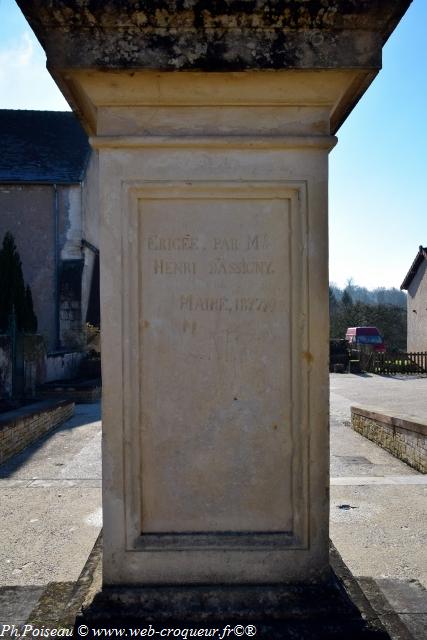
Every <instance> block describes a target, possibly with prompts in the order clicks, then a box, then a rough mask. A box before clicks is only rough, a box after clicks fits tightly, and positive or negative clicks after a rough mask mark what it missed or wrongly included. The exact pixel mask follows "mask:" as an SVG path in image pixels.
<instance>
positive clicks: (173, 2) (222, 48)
mask: <svg viewBox="0 0 427 640" xmlns="http://www.w3.org/2000/svg"><path fill="white" fill-rule="evenodd" d="M18 4H19V6H20V7H21V9H22V10H23V12H24V14H25V15H26V17H27V18H28V20H29V21H30V24H31V26H32V27H33V29H34V31H35V32H36V34H37V36H38V37H39V39H40V41H41V42H42V44H43V46H44V47H45V49H46V51H47V55H48V63H49V65H50V66H51V67H52V68H65V67H70V66H72V67H82V68H88V67H97V68H103V69H123V68H152V69H163V70H166V69H169V70H180V69H202V70H206V71H218V70H244V69H279V68H296V69H305V68H319V69H325V68H337V67H353V68H354V67H359V68H379V67H380V66H381V46H382V45H383V44H384V42H385V40H386V39H387V38H388V36H389V35H390V33H391V31H392V30H393V28H394V27H395V25H396V24H397V22H398V21H399V19H400V18H401V16H402V15H403V13H404V11H405V10H406V8H407V7H408V5H409V4H410V0H399V1H394V2H389V1H388V0H375V1H371V0H345V1H338V0H288V1H286V2H279V0H246V1H245V2H242V1H241V0H221V1H216V2H209V1H207V0H185V1H183V0H155V1H148V0H141V1H137V0H133V1H132V2H119V1H117V0H116V1H111V0H110V1H108V2H97V1H94V0H74V1H72V2H65V1H64V0H52V1H51V2H49V3H46V2H43V1H42V0H18Z"/></svg>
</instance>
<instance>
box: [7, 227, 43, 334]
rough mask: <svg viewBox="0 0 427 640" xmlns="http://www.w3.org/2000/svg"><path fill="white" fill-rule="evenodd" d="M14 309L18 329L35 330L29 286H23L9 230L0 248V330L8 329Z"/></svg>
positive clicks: (17, 257) (35, 322)
mask: <svg viewBox="0 0 427 640" xmlns="http://www.w3.org/2000/svg"><path fill="white" fill-rule="evenodd" d="M13 309H15V314H16V326H17V328H18V330H19V331H26V332H29V333H31V332H34V331H35V330H37V318H36V316H35V314H34V309H33V300H32V296H31V291H30V288H29V287H28V286H27V288H26V287H25V283H24V276H23V273H22V264H21V259H20V257H19V253H18V250H17V248H16V245H15V240H14V238H13V235H12V234H11V233H10V232H7V233H6V234H5V236H4V238H3V244H2V248H1V249H0V332H1V333H5V332H6V331H7V330H8V324H9V318H10V316H11V314H12V311H13Z"/></svg>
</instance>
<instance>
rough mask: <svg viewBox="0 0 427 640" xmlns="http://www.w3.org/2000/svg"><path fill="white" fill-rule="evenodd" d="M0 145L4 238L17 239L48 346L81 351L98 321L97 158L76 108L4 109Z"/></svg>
mask: <svg viewBox="0 0 427 640" xmlns="http://www.w3.org/2000/svg"><path fill="white" fill-rule="evenodd" d="M0 147H1V154H0V242H1V241H2V239H3V237H4V234H5V233H6V231H10V232H11V233H12V234H13V236H14V237H15V241H16V245H17V248H18V251H19V253H20V256H21V260H22V266H23V272H24V278H25V281H26V282H28V283H29V284H30V286H31V289H32V294H33V300H34V309H35V312H36V314H37V318H38V327H39V333H41V334H42V335H43V336H44V337H45V340H46V344H47V347H48V350H49V351H51V352H52V351H58V350H62V351H78V350H79V349H81V347H82V344H83V342H84V325H85V322H86V321H88V320H89V321H91V323H92V324H96V323H99V258H98V248H97V247H98V225H97V192H96V181H95V180H94V179H93V177H92V176H93V172H94V171H95V165H96V162H97V156H96V154H95V153H92V154H91V151H90V147H89V143H88V140H87V136H86V134H85V132H84V131H83V129H82V128H81V126H80V124H79V122H78V121H77V119H76V117H75V116H74V114H73V113H71V112H58V111H12V110H0ZM91 177H92V179H91Z"/></svg>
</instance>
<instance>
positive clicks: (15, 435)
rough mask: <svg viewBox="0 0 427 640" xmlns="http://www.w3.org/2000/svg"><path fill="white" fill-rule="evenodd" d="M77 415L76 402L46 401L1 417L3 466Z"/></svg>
mask: <svg viewBox="0 0 427 640" xmlns="http://www.w3.org/2000/svg"><path fill="white" fill-rule="evenodd" d="M73 414H74V402H70V401H68V400H54V401H52V400H46V401H44V402H38V403H36V404H32V405H27V406H26V407H22V408H21V409H17V410H15V411H8V412H7V413H3V414H0V464H2V463H3V462H5V461H6V460H8V459H9V458H11V457H12V456H14V455H16V454H17V453H19V452H20V451H22V450H23V449H25V447H27V446H28V445H29V444H31V443H32V442H34V441H35V440H38V439H39V438H41V437H42V436H43V435H45V434H46V433H47V432H48V431H51V430H52V429H54V428H55V427H57V426H58V425H60V424H62V423H63V422H65V421H66V420H68V419H69V418H71V416H72V415H73Z"/></svg>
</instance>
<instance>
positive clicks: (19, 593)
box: [0, 586, 44, 625]
mask: <svg viewBox="0 0 427 640" xmlns="http://www.w3.org/2000/svg"><path fill="white" fill-rule="evenodd" d="M43 591H44V587H43V586H38V587H34V586H22V587H17V586H13V587H9V586H8V587H0V625H4V624H9V625H11V624H23V623H25V622H26V620H27V618H28V616H29V615H30V613H31V610H32V609H33V607H34V606H35V605H36V603H37V601H38V599H39V598H40V596H41V594H42V593H43Z"/></svg>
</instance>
